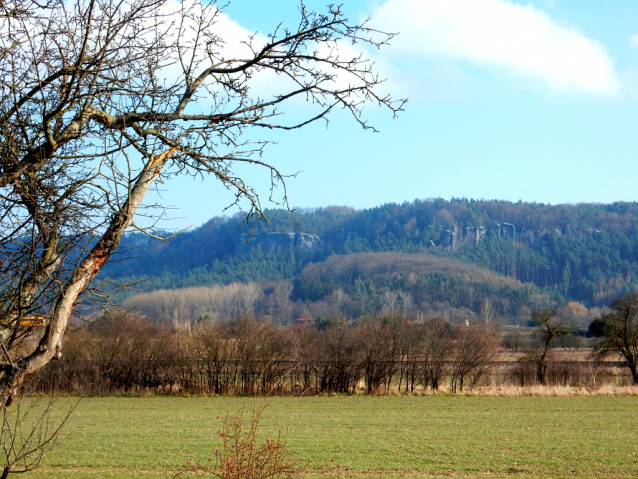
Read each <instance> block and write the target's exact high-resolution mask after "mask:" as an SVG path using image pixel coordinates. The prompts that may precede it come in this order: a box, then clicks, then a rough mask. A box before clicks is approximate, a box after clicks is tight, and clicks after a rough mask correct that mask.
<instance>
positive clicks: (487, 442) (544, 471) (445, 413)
mask: <svg viewBox="0 0 638 479" xmlns="http://www.w3.org/2000/svg"><path fill="white" fill-rule="evenodd" d="M537 392H538V391H537ZM64 400H65V399H60V401H64ZM260 402H261V399H258V400H257V403H256V402H255V400H254V399H253V398H236V397H234V398H232V397H202V396H194V397H166V396H148V397H106V398H99V397H94V398H85V399H83V400H82V401H81V402H80V404H79V406H78V408H77V410H76V411H75V413H74V414H73V415H72V416H71V419H70V420H69V423H68V425H67V429H66V430H65V432H64V433H63V439H62V443H61V444H60V445H59V447H56V448H55V449H54V450H53V452H51V454H50V455H49V456H48V457H46V458H45V460H44V462H43V463H42V466H41V467H40V468H39V469H38V470H36V471H34V472H31V473H28V474H26V475H25V477H28V478H38V477H47V478H98V477H99V478H115V477H117V478H157V477H162V478H166V477H174V475H175V474H176V473H177V472H180V471H186V468H187V463H188V461H189V460H190V461H193V462H195V461H204V462H206V461H207V459H208V458H211V457H214V451H215V449H216V448H219V447H220V441H219V439H218V438H219V431H220V428H221V425H222V423H223V420H224V417H226V415H227V414H230V415H234V414H238V413H239V412H240V411H242V410H243V411H244V415H245V416H246V415H247V416H250V414H251V411H252V409H253V407H254V406H255V404H257V405H258V404H259V403H260ZM266 403H267V406H266V409H265V410H264V412H263V415H262V418H261V426H263V429H262V430H261V435H262V437H263V438H266V437H270V438H273V437H276V432H277V424H279V425H280V426H281V427H283V428H284V429H283V431H284V436H285V431H286V429H288V440H287V447H288V448H289V449H290V450H291V451H294V452H295V455H294V456H293V457H294V460H295V461H297V463H298V464H301V465H302V466H304V467H305V469H306V470H307V473H306V474H304V477H353V478H384V477H464V478H478V477H481V478H485V477H487V478H504V477H508V478H512V477H526V478H529V477H552V478H567V477H579V478H594V477H596V478H614V479H617V478H629V477H635V471H636V470H637V468H638V441H637V440H636V439H637V437H636V436H637V434H638V432H637V431H638V427H637V426H638V414H636V413H637V412H638V397H635V396H629V395H626V396H578V397H559V396H540V395H536V396H524V397H506V396H499V397H485V396H449V395H445V394H442V395H434V396H431V395H430V396H380V397H374V396H367V395H357V396H349V395H333V396H314V397H303V398H301V400H299V401H298V402H297V399H295V398H291V397H272V398H268V399H266ZM293 410H294V412H293ZM291 413H292V417H291ZM309 461H311V462H309ZM326 470H327V472H324V471H326ZM180 477H195V476H189V475H188V474H186V475H183V476H180ZM200 477H212V476H204V475H202V476H200Z"/></svg>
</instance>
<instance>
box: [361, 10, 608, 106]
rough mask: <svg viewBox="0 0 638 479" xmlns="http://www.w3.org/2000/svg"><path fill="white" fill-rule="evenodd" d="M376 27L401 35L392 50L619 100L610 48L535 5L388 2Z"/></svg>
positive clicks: (377, 16)
mask: <svg viewBox="0 0 638 479" xmlns="http://www.w3.org/2000/svg"><path fill="white" fill-rule="evenodd" d="M373 19H376V21H375V23H377V24H379V25H381V26H382V27H383V28H384V29H386V30H387V31H397V32H400V35H399V36H398V37H397V38H396V39H395V40H394V41H393V44H394V46H393V47H392V48H390V49H388V52H389V53H391V54H398V55H405V56H410V57H412V58H414V59H418V58H428V57H429V58H431V57H447V58H456V59H462V60H467V61H471V62H474V63H477V64H483V65H492V66H497V67H502V68H507V69H510V70H512V71H515V72H517V73H519V74H523V75H525V76H528V77H533V78H536V79H538V80H541V81H543V82H545V83H546V84H547V85H549V86H550V87H551V88H554V89H558V90H564V91H584V92H587V93H591V94H603V95H613V94H615V93H616V92H618V90H619V89H620V80H619V79H618V75H617V73H616V71H615V69H614V65H613V62H612V60H611V58H610V57H609V56H608V54H607V52H606V50H605V48H604V46H603V45H602V44H601V43H600V42H598V41H597V40H595V39H591V38H587V37H586V36H584V35H583V34H581V33H579V32H576V31H574V30H570V29H568V28H565V27H563V26H561V25H559V24H558V23H556V22H555V21H554V20H553V19H552V18H551V17H550V16H549V15H548V14H547V13H545V12H543V11H541V10H538V9H536V8H534V7H533V6H531V5H515V4H512V3H509V2H507V1H505V0H387V1H386V2H384V3H383V4H381V5H380V6H379V7H378V8H376V9H375V11H374V12H373Z"/></svg>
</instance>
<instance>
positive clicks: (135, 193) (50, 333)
mask: <svg viewBox="0 0 638 479" xmlns="http://www.w3.org/2000/svg"><path fill="white" fill-rule="evenodd" d="M176 152H177V148H175V147H174V148H171V149H169V150H167V151H165V152H163V153H161V154H159V155H157V156H155V157H152V158H151V159H150V160H149V161H148V163H147V164H146V165H145V167H144V169H143V170H142V172H141V173H140V175H139V177H138V179H137V181H136V182H135V184H134V186H133V188H132V189H131V193H130V195H129V197H128V199H127V201H126V202H125V203H124V205H123V206H122V208H121V209H119V210H118V211H116V212H115V214H114V215H113V218H112V219H111V221H110V223H109V227H108V228H107V230H106V231H105V232H104V234H102V236H101V237H100V239H99V241H98V242H97V244H96V245H95V246H94V247H93V249H92V250H91V251H90V252H89V253H88V254H87V256H86V257H85V258H84V259H83V260H82V262H81V263H80V265H79V266H78V268H77V269H76V271H75V273H74V274H73V277H72V279H71V280H70V281H69V284H68V286H67V287H66V288H65V289H64V290H63V291H62V292H61V293H60V295H59V296H58V298H57V300H56V302H55V306H54V308H53V313H52V314H51V318H50V321H49V324H48V325H47V328H46V330H45V333H44V335H43V337H42V339H41V340H40V343H39V344H38V347H37V348H36V349H35V351H33V353H31V354H30V355H29V356H27V357H25V358H23V359H21V360H19V361H18V362H15V363H9V364H6V365H5V366H4V368H3V372H4V374H3V376H2V378H0V403H2V404H6V405H9V404H11V401H12V398H13V395H14V394H15V392H16V391H17V389H18V388H19V387H20V386H21V385H22V384H24V383H25V381H27V380H28V379H29V378H31V377H33V376H34V375H36V374H37V373H38V371H40V370H41V369H42V368H43V367H44V366H46V365H47V364H48V363H49V362H50V361H51V360H53V359H59V358H60V357H61V356H62V339H63V337H64V332H65V331H66V327H67V325H68V322H69V318H70V317H71V313H72V312H73V307H74V305H75V303H76V301H77V299H78V297H79V296H80V295H81V294H82V293H84V292H85V291H86V289H87V288H88V286H89V285H90V284H91V281H93V279H94V278H95V277H96V276H97V274H98V273H99V272H100V270H101V269H102V267H103V266H104V263H105V262H106V260H107V259H108V258H109V256H110V255H111V254H112V253H113V251H115V249H116V248H117V247H118V245H119V243H120V240H121V238H122V234H123V233H124V231H125V230H126V229H127V228H128V227H129V226H130V225H131V223H132V222H133V216H134V215H135V212H136V211H137V209H138V208H139V206H140V205H141V203H142V200H143V199H144V196H145V194H146V192H147V191H148V189H149V188H150V187H151V185H152V184H153V182H154V181H155V179H156V178H157V176H158V175H159V174H160V172H161V171H162V168H163V166H164V165H165V164H166V162H167V161H168V160H169V159H170V158H171V157H172V156H173V155H174V154H175V153H176Z"/></svg>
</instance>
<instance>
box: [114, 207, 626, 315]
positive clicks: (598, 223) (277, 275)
mask: <svg viewBox="0 0 638 479" xmlns="http://www.w3.org/2000/svg"><path fill="white" fill-rule="evenodd" d="M267 215H268V217H269V223H265V222H260V223H258V224H257V225H256V226H255V228H254V229H253V230H252V231H249V230H250V228H249V227H247V226H244V227H243V228H240V227H241V226H242V223H243V220H244V218H242V217H239V216H235V217H231V218H213V219H212V220H211V221H209V222H208V223H206V224H205V225H203V226H202V227H200V228H198V229H196V230H194V231H191V232H187V233H182V234H180V235H178V236H177V237H175V238H174V239H173V240H172V241H170V242H167V243H161V242H159V241H156V240H149V239H147V238H146V237H142V236H140V235H130V236H128V237H127V239H126V241H125V245H124V246H125V247H126V248H124V249H123V252H122V255H121V258H124V257H126V256H128V257H132V259H130V260H128V261H120V262H116V263H113V264H111V265H110V266H109V267H108V268H107V273H108V274H110V275H111V276H112V277H113V278H116V279H119V280H122V281H129V280H135V279H139V278H142V277H148V276H152V278H151V279H150V280H148V281H146V282H145V283H144V285H145V287H147V288H148V289H149V290H152V289H158V288H177V287H186V286H202V285H213V284H230V283H233V282H250V281H257V282H263V281H279V280H296V282H295V284H296V285H297V286H299V287H301V285H302V284H304V281H305V282H306V283H307V281H306V280H304V279H303V275H302V271H303V270H304V267H305V266H306V265H308V264H310V263H320V262H322V261H324V260H327V259H328V258H330V257H331V256H332V255H339V256H342V257H344V256H346V255H350V254H353V253H373V252H374V253H380V252H396V253H412V254H426V255H429V256H431V257H437V258H451V259H455V260H458V261H462V262H465V263H468V264H473V265H475V266H477V267H478V268H481V269H485V270H490V271H492V272H496V273H499V274H500V275H502V276H506V277H509V278H512V279H515V280H519V281H521V282H522V283H532V284H534V285H535V286H536V287H538V288H541V289H545V290H547V291H552V292H553V293H552V294H554V295H556V294H560V295H561V296H562V297H563V298H565V299H568V300H577V301H581V302H583V303H585V304H587V305H589V306H594V305H604V304H607V303H608V302H609V300H610V299H611V298H613V297H614V296H616V295H618V294H621V293H623V292H625V291H627V290H630V289H633V288H635V287H636V286H637V279H638V204H636V203H614V204H610V205H600V204H581V205H557V206H552V205H543V204H536V203H522V202H519V203H511V202H505V201H473V200H465V199H453V200H451V201H446V200H442V199H435V200H415V201H414V202H411V203H404V204H400V205H399V204H386V205H382V206H379V207H377V208H371V209H367V210H363V211H356V210H354V209H352V208H345V207H330V208H319V209H315V210H307V211H299V212H296V215H295V217H296V219H297V221H298V224H296V223H295V221H294V220H293V219H292V218H291V216H290V214H289V213H288V212H286V211H283V210H271V211H267ZM302 228H303V229H302ZM249 232H250V233H251V234H252V237H250V241H249V242H248V243H247V242H246V241H247V240H248V239H249V235H248V233H249ZM133 246H134V247H135V248H133V249H127V248H129V247H133ZM363 258H365V257H363ZM401 264H402V265H403V266H402V267H405V268H408V269H407V270H406V271H408V270H409V264H408V262H403V263H401ZM440 274H445V273H440ZM294 294H295V295H296V296H295V297H299V298H301V297H304V295H303V294H302V293H300V292H299V291H297V292H295V293H294Z"/></svg>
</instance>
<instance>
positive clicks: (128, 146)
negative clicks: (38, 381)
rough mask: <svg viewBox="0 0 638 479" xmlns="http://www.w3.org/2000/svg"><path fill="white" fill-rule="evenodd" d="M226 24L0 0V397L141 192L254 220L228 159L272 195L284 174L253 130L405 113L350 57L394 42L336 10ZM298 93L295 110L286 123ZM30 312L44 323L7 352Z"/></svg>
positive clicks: (130, 7) (173, 14) (251, 194)
mask: <svg viewBox="0 0 638 479" xmlns="http://www.w3.org/2000/svg"><path fill="white" fill-rule="evenodd" d="M222 20H224V17H223V12H222V11H221V10H220V9H219V8H218V6H217V5H216V4H215V1H214V0H213V1H212V2H205V1H199V0H184V1H182V2H176V1H174V0H123V1H114V0H70V1H62V0H49V1H48V2H47V1H46V0H45V2H37V1H35V0H7V1H5V2H2V3H0V31H1V32H2V34H1V35H0V344H1V345H2V348H1V349H2V351H0V357H1V358H2V360H1V362H2V363H1V364H0V374H1V378H0V400H3V401H4V402H8V401H9V400H10V398H11V396H12V395H13V393H14V392H15V391H16V388H18V387H19V386H20V384H22V383H23V382H24V381H25V380H26V379H27V378H29V377H31V376H33V375H34V374H36V373H37V372H38V371H39V370H40V369H42V368H43V367H44V366H45V365H46V364H47V363H48V362H49V361H51V360H52V359H54V358H56V357H59V356H60V355H61V348H62V337H63V334H64V331H65V330H66V327H67V324H68V321H69V318H70V316H71V314H72V312H73V309H74V306H75V305H76V304H77V303H78V302H80V301H83V300H85V299H86V298H87V297H88V296H90V295H92V294H99V293H97V290H96V289H95V279H96V276H97V275H98V273H99V272H100V270H101V269H102V267H103V265H104V263H105V262H106V261H107V260H108V259H109V258H110V257H111V256H112V255H113V254H114V252H115V251H116V250H117V248H118V245H119V243H120V239H121V237H122V235H123V233H124V232H126V231H128V230H131V229H134V228H136V223H135V217H136V215H138V216H139V215H140V214H150V215H153V214H154V213H153V210H149V209H144V206H145V203H144V198H145V195H146V193H147V192H148V191H149V190H150V189H152V188H154V187H155V186H156V184H157V183H158V182H165V181H167V180H170V179H171V178H172V177H174V176H176V175H192V176H202V177H210V178H211V179H215V180H217V181H219V182H220V185H221V186H223V187H225V188H227V189H229V190H231V191H232V192H233V193H234V195H235V200H236V201H237V202H240V201H241V202H245V203H246V204H248V213H249V214H253V217H259V216H261V215H262V209H261V203H260V199H259V196H258V193H257V191H256V190H255V189H254V188H253V187H251V185H250V184H248V182H247V181H245V179H244V177H242V176H241V175H239V174H237V173H235V171H236V170H235V168H236V166H237V165H238V164H246V165H252V166H256V167H262V168H265V169H266V170H267V171H268V172H269V173H270V176H271V178H272V184H273V186H278V185H279V186H281V185H282V183H283V182H284V179H285V176H284V174H283V173H282V172H280V171H279V170H278V169H277V168H276V166H274V165H272V164H270V163H269V162H268V161H267V160H265V159H264V158H263V156H262V154H263V153H264V148H265V146H266V145H267V143H268V138H266V139H263V140H262V139H260V137H259V136H258V135H259V132H266V133H267V132H269V131H272V130H292V129H296V128H301V127H303V126H305V125H308V124H309V123H312V122H315V121H318V120H322V119H326V118H327V116H328V115H329V114H330V113H331V112H333V111H334V110H337V109H341V110H345V111H346V112H348V113H350V114H351V115H352V117H353V118H354V119H355V121H356V122H358V123H359V125H361V126H362V127H364V128H366V129H371V128H372V127H371V126H370V125H368V124H367V123H366V122H365V120H364V119H363V117H362V108H363V105H364V104H366V103H370V102H373V103H377V104H379V105H381V106H382V107H385V108H387V109H389V110H390V111H391V112H392V113H396V112H397V111H399V110H400V109H401V108H402V105H403V103H402V102H394V101H393V100H391V99H390V98H389V97H386V96H382V95H380V94H379V93H378V88H377V87H378V86H379V83H380V80H379V78H378V77H377V75H376V73H375V72H374V71H373V69H372V66H371V64H370V63H369V62H367V61H365V60H364V58H363V57H362V56H359V55H358V54H354V55H353V54H350V55H349V54H348V53H347V51H348V49H347V48H346V46H348V48H351V47H350V46H351V45H352V44H353V43H358V44H364V45H368V46H371V47H380V46H382V45H384V44H385V43H386V42H387V41H388V40H389V39H390V38H392V35H390V34H384V33H382V32H378V31H375V30H372V29H370V28H368V27H367V26H366V24H365V22H364V23H362V24H351V23H349V22H348V21H347V20H346V19H345V18H344V17H343V14H342V13H341V11H340V10H339V8H337V7H328V10H327V12H326V13H324V14H317V13H312V12H309V11H307V10H306V9H305V7H304V6H303V5H302V6H301V8H300V19H299V23H298V24H295V25H294V26H293V27H291V28H285V27H283V26H279V27H277V28H275V30H274V31H273V32H272V33H271V34H269V35H266V36H260V35H253V36H249V37H248V38H246V39H245V42H244V43H243V44H242V48H243V49H241V50H232V49H231V50H229V44H225V43H224V40H223V38H221V35H220V28H219V26H220V24H221V23H222ZM350 51H352V50H350ZM264 77H274V78H275V80H276V81H273V82H269V87H270V88H271V89H270V91H269V93H263V92H262V94H257V93H254V91H255V90H254V88H253V87H254V86H255V84H256V83H259V82H261V81H262V79H263V78H264ZM262 90H263V89H262ZM296 99H299V100H305V101H306V102H307V107H306V108H305V109H304V110H303V111H304V114H303V115H301V116H300V115H298V114H296V115H294V116H293V117H292V118H291V117H289V116H286V115H282V112H283V109H284V108H287V107H288V106H289V105H290V103H291V101H294V100H296ZM296 105H298V102H297V104H296ZM295 108H298V106H296V107H295ZM250 132H253V133H250ZM167 187H170V186H167ZM281 191H282V197H281V201H283V202H284V203H285V204H287V203H286V194H285V188H284V189H283V190H281ZM146 206H148V205H146ZM161 211H162V210H161V209H160V210H159V213H158V214H159V215H161ZM30 314H44V315H46V316H48V317H49V321H48V324H47V326H46V329H45V331H44V334H43V335H42V337H41V338H40V339H39V341H38V342H37V345H36V346H35V347H34V348H32V349H31V350H30V351H28V352H27V353H26V354H23V355H17V354H16V353H15V351H16V350H15V346H16V344H17V342H18V341H19V339H20V338H21V337H22V336H23V333H24V331H23V328H22V327H21V326H20V324H21V318H24V317H25V316H27V315H30Z"/></svg>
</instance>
